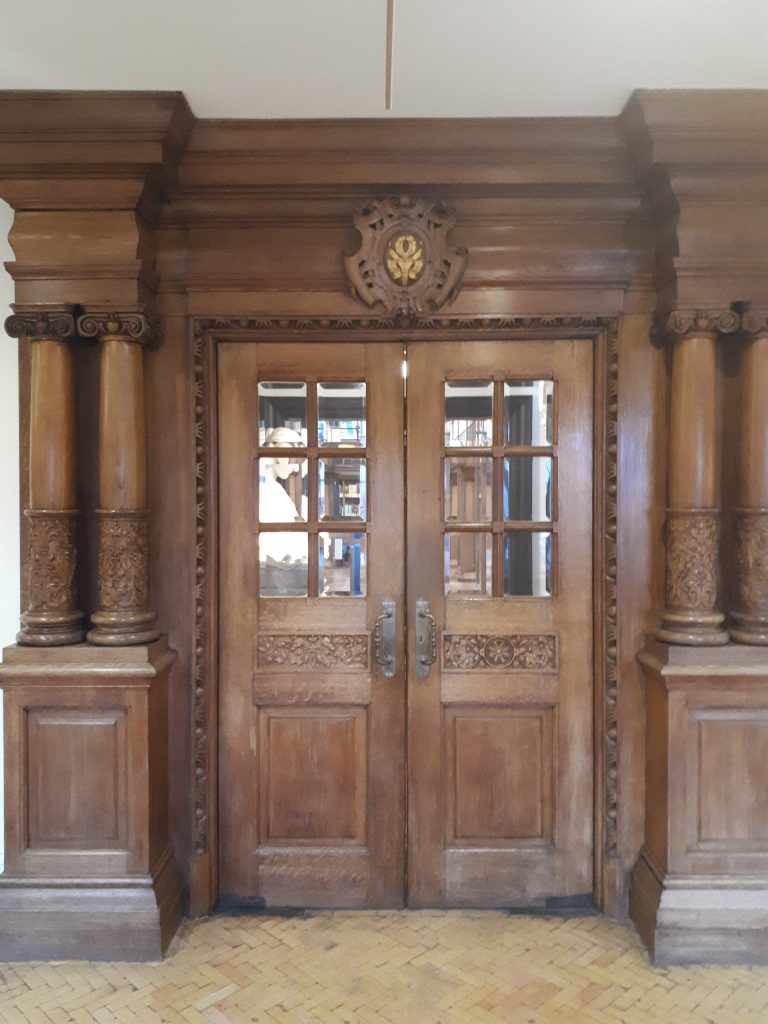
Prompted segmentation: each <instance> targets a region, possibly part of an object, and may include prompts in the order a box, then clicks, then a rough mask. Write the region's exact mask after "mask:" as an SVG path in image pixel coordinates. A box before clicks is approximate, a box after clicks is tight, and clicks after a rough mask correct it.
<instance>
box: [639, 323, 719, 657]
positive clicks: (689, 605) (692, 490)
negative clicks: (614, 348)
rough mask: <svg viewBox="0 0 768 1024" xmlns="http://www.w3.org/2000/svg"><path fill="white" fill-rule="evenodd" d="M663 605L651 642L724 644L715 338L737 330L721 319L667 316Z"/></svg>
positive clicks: (704, 644) (701, 644) (699, 644)
mask: <svg viewBox="0 0 768 1024" xmlns="http://www.w3.org/2000/svg"><path fill="white" fill-rule="evenodd" d="M666 326H667V330H668V332H669V334H670V336H671V337H672V339H673V341H672V344H673V349H672V386H671V398H670V426H669V467H668V507H667V521H666V542H667V547H666V575H665V606H664V610H663V612H662V615H661V624H660V626H659V628H658V629H657V630H656V637H657V638H658V639H659V640H662V641H664V642H665V643H669V644H686V645H693V646H717V645H720V644H725V643H727V642H728V632H727V631H726V630H725V629H724V628H723V623H724V622H725V615H724V614H723V613H722V612H721V611H720V610H719V607H718V601H719V590H720V508H719V500H718V480H717V439H718V430H717V351H716V345H717V333H718V331H723V332H730V331H733V330H735V329H736V327H737V326H738V317H737V316H736V314H733V313H731V312H730V311H727V312H724V313H720V314H718V313H702V312H696V313H673V314H672V315H671V316H670V317H669V318H668V320H667V325H666Z"/></svg>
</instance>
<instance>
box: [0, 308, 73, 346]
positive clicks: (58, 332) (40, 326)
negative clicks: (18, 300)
mask: <svg viewBox="0 0 768 1024" xmlns="http://www.w3.org/2000/svg"><path fill="white" fill-rule="evenodd" d="M75 308H76V307H75V306H70V305H69V304H64V305H62V306H59V307H57V308H45V307H41V306H30V307H29V308H24V307H19V306H14V307H13V310H14V311H13V313H12V314H11V315H10V316H9V317H7V319H6V321H5V332H6V334H8V335H9V336H10V337H11V338H29V339H30V340H31V341H44V340H48V341H66V340H67V339H69V338H73V337H74V335H75Z"/></svg>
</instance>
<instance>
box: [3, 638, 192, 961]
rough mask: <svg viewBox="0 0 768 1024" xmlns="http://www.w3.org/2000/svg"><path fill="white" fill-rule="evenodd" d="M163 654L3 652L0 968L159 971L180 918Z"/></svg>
mask: <svg viewBox="0 0 768 1024" xmlns="http://www.w3.org/2000/svg"><path fill="white" fill-rule="evenodd" d="M175 657H176V656H175V653H174V652H173V651H171V650H169V648H168V647H167V644H166V643H165V640H164V639H162V640H159V641H156V642H155V643H153V644H150V645H147V646H136V647H123V648H115V649H114V650H110V651H109V652H107V651H105V650H104V649H103V648H101V649H100V648H95V647H90V646H85V645H78V646H73V647H67V648H64V647H61V648H49V649H45V650H40V649H34V648H23V647H9V648H6V650H5V651H4V661H3V664H2V665H1V666H0V686H2V688H3V689H4V691H5V695H4V700H5V703H4V709H5V814H6V843H5V856H6V866H5V873H4V875H2V876H0V959H6V960H20V959H36V960H38V959H39V960H46V959H54V960H60V959H88V960H155V959H159V958H160V957H161V956H162V954H163V952H164V950H165V949H166V947H167V946H168V944H169V942H170V940H171V938H172V937H173V935H174V933H175V931H176V928H177V927H178V924H179V921H180V919H181V914H182V905H181V894H182V881H181V875H180V872H179V868H178V865H177V864H176V860H175V857H174V855H173V851H172V849H171V846H170V843H169V840H168V809H167V804H168V779H167V773H168V767H167V761H168V758H167V750H168V747H167V735H168V721H167V719H168V712H167V687H168V675H169V672H170V669H171V666H172V664H173V662H174V660H175Z"/></svg>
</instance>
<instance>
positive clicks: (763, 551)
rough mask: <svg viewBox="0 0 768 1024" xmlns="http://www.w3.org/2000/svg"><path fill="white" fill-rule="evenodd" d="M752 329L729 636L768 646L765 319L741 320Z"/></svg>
mask: <svg viewBox="0 0 768 1024" xmlns="http://www.w3.org/2000/svg"><path fill="white" fill-rule="evenodd" d="M744 320H745V326H746V327H748V328H749V327H751V326H753V329H754V330H755V333H754V335H753V336H752V337H751V338H749V339H748V340H747V342H746V345H745V348H744V356H743V360H742V369H741V458H740V467H739V468H740V475H739V508H738V509H737V511H736V559H737V565H738V604H737V610H736V611H734V612H733V615H732V618H733V625H732V627H731V637H732V638H733V639H734V640H735V641H737V642H738V643H743V644H762V645H768V398H767V397H766V396H768V318H763V319H762V321H761V320H760V319H758V318H755V317H754V315H750V314H747V315H746V316H745V317H744Z"/></svg>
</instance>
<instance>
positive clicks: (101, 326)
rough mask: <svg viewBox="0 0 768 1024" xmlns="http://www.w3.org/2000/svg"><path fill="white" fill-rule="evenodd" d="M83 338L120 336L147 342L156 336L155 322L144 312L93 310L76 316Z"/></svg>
mask: <svg viewBox="0 0 768 1024" xmlns="http://www.w3.org/2000/svg"><path fill="white" fill-rule="evenodd" d="M77 329H78V332H79V333H80V335H81V336H82V337H83V338H101V339H102V340H104V339H108V338H121V339H123V340H127V341H137V342H140V343H142V344H147V343H149V342H151V341H153V340H155V339H156V338H157V323H156V321H155V320H153V319H151V318H150V317H148V316H146V315H145V314H144V313H137V312H121V311H119V310H114V309H105V310H93V311H91V312H89V313H85V314H83V316H81V317H79V318H78V321H77Z"/></svg>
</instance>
